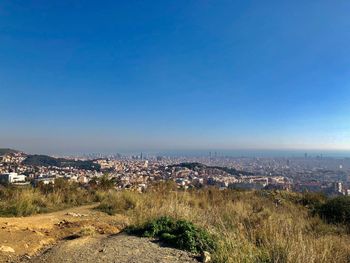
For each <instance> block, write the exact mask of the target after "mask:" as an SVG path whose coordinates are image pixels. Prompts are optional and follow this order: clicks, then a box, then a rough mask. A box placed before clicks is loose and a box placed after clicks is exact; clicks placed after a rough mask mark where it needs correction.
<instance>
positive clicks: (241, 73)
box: [0, 0, 350, 154]
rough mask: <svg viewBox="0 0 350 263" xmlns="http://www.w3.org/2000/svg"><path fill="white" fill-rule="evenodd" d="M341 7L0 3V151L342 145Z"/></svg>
mask: <svg viewBox="0 0 350 263" xmlns="http://www.w3.org/2000/svg"><path fill="white" fill-rule="evenodd" d="M348 10H350V3H349V2H348V1H338V2H337V3H334V2H333V1H325V0H323V1H310V2H308V3H301V2H295V1H285V2H283V3H282V2H280V1H264V2H261V1H249V2H242V1H215V2H214V1H191V2H188V1H177V2H176V3H173V2H170V1H152V2H151V3H150V2H148V3H146V2H142V3H141V2H126V3H125V2H124V3H123V2H121V1H107V2H104V3H103V4H102V3H101V4H100V5H96V4H91V3H86V2H83V1H76V2H75V3H74V4H72V3H69V2H68V1H59V2H55V1H53V2H51V1H50V3H48V2H47V1H35V2H26V3H21V4H19V3H16V2H14V1H7V0H5V1H3V2H2V3H0V93H1V104H0V121H1V127H0V148H1V147H9V148H15V149H18V150H23V151H26V152H32V153H50V154H55V153H57V154H61V153H75V152H123V151H141V150H142V151H191V150H199V151H210V150H215V149H218V150H226V151H229V150H257V149H260V150H272V149H273V150H301V151H305V150H319V151H327V150H328V151H330V150H332V151H336V150H341V151H347V150H350V106H349V105H350V83H349V78H348V76H349V72H350V68H349V65H350V63H349V62H350V61H349V60H350V55H349V54H350V52H349V51H350V47H349V45H348V43H349V41H350V31H349V30H348V29H349V26H350V19H349V18H348Z"/></svg>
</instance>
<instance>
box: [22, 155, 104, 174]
mask: <svg viewBox="0 0 350 263" xmlns="http://www.w3.org/2000/svg"><path fill="white" fill-rule="evenodd" d="M22 163H23V164H25V165H31V166H46V167H48V166H56V167H74V168H76V169H84V170H95V171H99V170H100V169H101V166H100V165H99V164H96V163H94V162H93V161H81V160H78V161H75V160H69V159H64V158H54V157H51V156H47V155H28V157H27V158H26V159H25V160H24V161H23V162H22Z"/></svg>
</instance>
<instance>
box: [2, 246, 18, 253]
mask: <svg viewBox="0 0 350 263" xmlns="http://www.w3.org/2000/svg"><path fill="white" fill-rule="evenodd" d="M0 251H2V252H5V253H15V250H14V249H13V248H12V247H8V246H0Z"/></svg>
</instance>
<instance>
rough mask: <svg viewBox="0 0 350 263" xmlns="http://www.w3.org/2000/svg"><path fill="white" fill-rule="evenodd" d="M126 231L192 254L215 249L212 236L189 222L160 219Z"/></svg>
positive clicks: (167, 218)
mask: <svg viewBox="0 0 350 263" xmlns="http://www.w3.org/2000/svg"><path fill="white" fill-rule="evenodd" d="M126 231H127V232H128V233H130V234H136V235H139V236H143V237H155V238H158V239H159V240H160V241H162V242H164V243H165V244H168V245H170V246H173V247H176V248H179V249H182V250H187V251H190V252H193V253H200V252H202V251H213V250H214V249H215V247H216V244H215V241H214V238H213V236H212V235H210V234H209V233H208V232H207V231H205V230H204V229H201V228H198V227H196V226H195V225H194V224H193V223H191V222H189V221H186V220H177V221H175V220H174V219H173V218H171V217H160V218H158V219H155V220H152V221H149V222H147V223H146V224H144V225H142V226H140V227H135V226H131V227H128V228H127V230H126Z"/></svg>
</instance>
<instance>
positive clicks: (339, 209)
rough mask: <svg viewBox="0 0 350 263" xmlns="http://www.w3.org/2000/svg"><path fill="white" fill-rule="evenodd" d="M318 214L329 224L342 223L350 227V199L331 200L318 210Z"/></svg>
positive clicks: (346, 197) (345, 197)
mask: <svg viewBox="0 0 350 263" xmlns="http://www.w3.org/2000/svg"><path fill="white" fill-rule="evenodd" d="M318 214H319V215H320V217H321V218H322V219H324V220H326V221H327V222H328V223H342V224H346V225H348V226H350V197H348V196H340V197H335V198H332V199H329V200H328V201H327V202H326V203H324V204H323V205H321V206H320V207H319V209H318Z"/></svg>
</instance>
